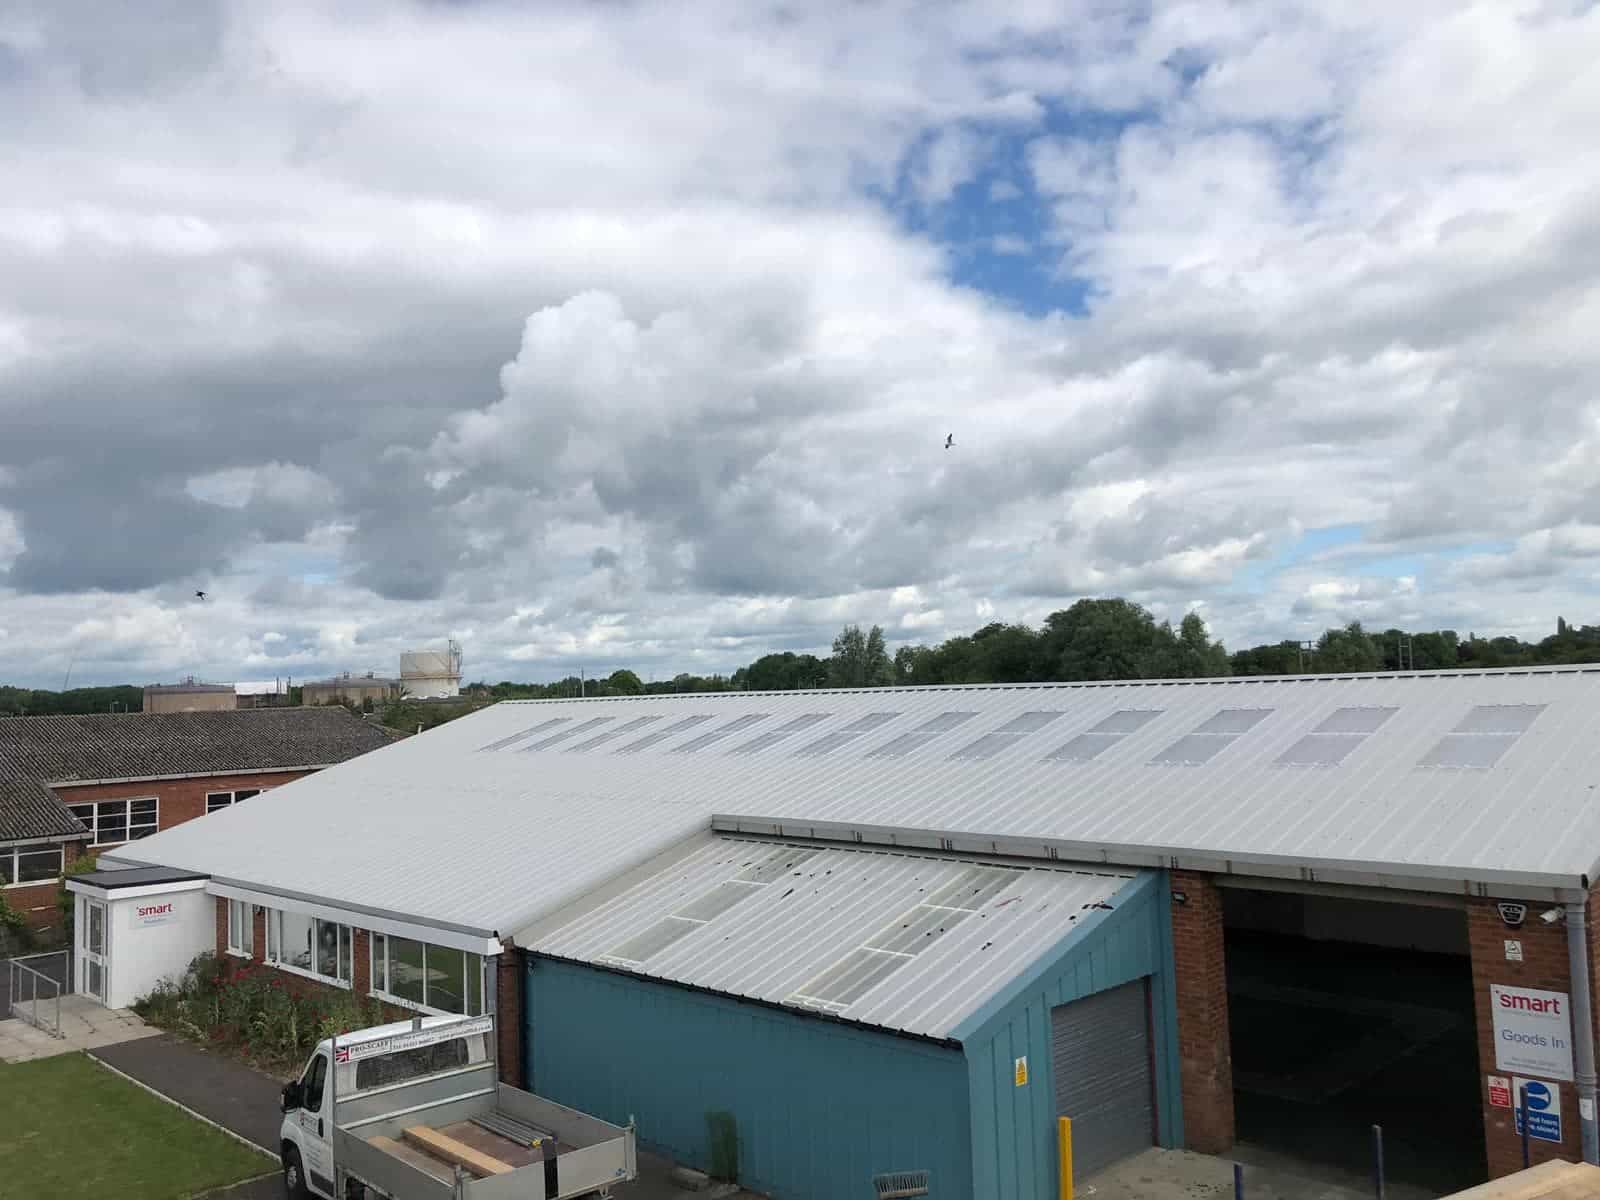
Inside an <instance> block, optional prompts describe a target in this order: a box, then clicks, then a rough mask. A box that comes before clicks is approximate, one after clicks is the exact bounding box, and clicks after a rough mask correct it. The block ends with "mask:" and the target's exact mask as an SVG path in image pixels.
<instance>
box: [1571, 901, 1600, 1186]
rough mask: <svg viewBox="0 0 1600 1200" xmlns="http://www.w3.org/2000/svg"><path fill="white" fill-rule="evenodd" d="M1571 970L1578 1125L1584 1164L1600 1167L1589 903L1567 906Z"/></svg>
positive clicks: (1574, 1072) (1599, 1128)
mask: <svg viewBox="0 0 1600 1200" xmlns="http://www.w3.org/2000/svg"><path fill="white" fill-rule="evenodd" d="M1566 912H1567V969H1568V972H1569V973H1570V974H1571V976H1572V979H1571V984H1572V1026H1573V1028H1572V1034H1573V1038H1574V1040H1575V1041H1576V1043H1577V1044H1576V1045H1575V1046H1574V1047H1573V1050H1574V1053H1573V1056H1572V1058H1573V1071H1572V1073H1573V1076H1574V1080H1573V1082H1574V1083H1575V1084H1576V1085H1577V1088H1578V1123H1579V1125H1580V1127H1581V1128H1582V1130H1583V1161H1584V1162H1586V1163H1593V1164H1597V1165H1600V1124H1597V1123H1596V1119H1595V1057H1594V1005H1593V1003H1592V1002H1591V997H1590V995H1589V913H1588V904H1587V902H1581V903H1573V902H1570V901H1569V902H1568V903H1567V905H1566Z"/></svg>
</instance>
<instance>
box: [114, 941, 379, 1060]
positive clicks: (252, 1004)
mask: <svg viewBox="0 0 1600 1200" xmlns="http://www.w3.org/2000/svg"><path fill="white" fill-rule="evenodd" d="M133 1008H134V1011H135V1012H137V1013H138V1014H139V1015H140V1016H141V1017H143V1018H144V1019H145V1020H146V1021H148V1022H149V1023H150V1024H152V1025H157V1026H160V1027H161V1028H163V1029H167V1030H170V1031H171V1032H173V1033H177V1034H179V1035H181V1036H183V1037H186V1038H190V1039H192V1040H194V1041H198V1042H206V1043H208V1044H213V1045H220V1046H222V1047H224V1048H226V1049H229V1050H232V1051H235V1052H237V1053H239V1054H241V1055H242V1056H244V1057H246V1058H249V1059H252V1060H255V1061H257V1062H259V1063H261V1064H262V1065H263V1066H266V1067H270V1068H273V1069H291V1070H292V1069H293V1068H296V1067H298V1066H299V1065H300V1064H301V1063H302V1062H304V1061H305V1058H306V1056H307V1055H308V1054H310V1053H311V1048H312V1047H313V1046H315V1045H316V1044H317V1043H318V1042H320V1041H321V1040H322V1039H323V1038H327V1037H332V1036H333V1035H334V1034H336V1033H340V1034H342V1033H348V1032H349V1031H350V1030H352V1029H361V1028H364V1027H365V1026H368V1025H376V1024H379V1023H381V1022H382V1021H383V1020H384V1016H383V1011H382V1009H381V1007H380V1006H379V1005H378V1004H377V1003H376V1002H373V1001H369V1000H364V999H361V998H358V997H356V996H354V995H352V994H351V993H349V992H346V991H342V990H338V989H334V988H328V987H323V986H321V985H318V984H315V983H309V982H308V983H301V982H300V980H298V979H296V978H295V977H294V976H291V975H286V974H284V973H283V972H281V971H276V970H274V969H272V968H271V967H264V966H261V965H259V964H257V963H253V962H243V961H241V960H239V959H235V958H226V957H225V958H221V959H219V958H218V957H217V955H215V954H212V953H209V952H208V953H205V954H202V955H200V956H199V957H197V958H196V959H195V960H194V961H193V962H191V963H190V964H189V966H188V968H187V969H186V970H185V971H184V973H183V974H182V975H181V976H179V977H178V978H176V979H167V980H162V981H161V982H160V983H158V984H157V985H156V986H155V987H154V988H153V989H151V991H150V993H149V994H148V995H146V996H142V997H140V998H139V999H138V1000H136V1001H134V1005H133Z"/></svg>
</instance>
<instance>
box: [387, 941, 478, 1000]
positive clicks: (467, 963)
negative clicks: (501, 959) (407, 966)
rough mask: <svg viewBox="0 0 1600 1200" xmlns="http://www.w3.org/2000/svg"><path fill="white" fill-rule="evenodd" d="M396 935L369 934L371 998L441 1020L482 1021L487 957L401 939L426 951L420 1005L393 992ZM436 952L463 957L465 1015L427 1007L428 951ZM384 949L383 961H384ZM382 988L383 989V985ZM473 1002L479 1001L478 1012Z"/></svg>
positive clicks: (453, 948)
mask: <svg viewBox="0 0 1600 1200" xmlns="http://www.w3.org/2000/svg"><path fill="white" fill-rule="evenodd" d="M395 940H396V935H392V934H385V933H378V932H376V931H369V932H368V934H367V981H368V985H369V990H368V992H367V995H369V996H371V997H372V998H373V999H375V1000H382V1001H383V1002H384V1003H385V1004H393V1005H396V1006H398V1007H400V1008H409V1009H411V1010H412V1011H414V1012H422V1013H427V1014H429V1015H430V1016H437V1017H481V1016H482V1015H483V1009H484V988H483V969H484V956H483V955H481V954H474V953H473V952H472V951H470V950H458V949H456V948H455V947H454V946H439V945H436V944H435V943H433V942H424V941H422V940H420V939H418V938H399V940H400V941H403V942H411V943H413V944H414V945H418V946H421V947H422V996H423V999H422V1001H421V1002H420V1003H419V1002H418V1001H416V1000H411V999H408V998H407V997H405V996H398V995H396V994H395V993H394V992H393V991H392V990H390V988H389V982H390V964H391V961H392V956H391V953H390V951H391V949H392V947H393V945H394V943H395ZM430 947H431V948H433V949H436V950H440V951H446V952H448V953H450V954H459V955H461V958H462V968H461V980H460V985H461V1007H462V1009H463V1011H461V1012H455V1011H453V1010H451V1009H448V1008H436V1007H434V1006H433V1005H431V1004H429V1003H427V998H428V950H429V948H430ZM380 949H381V953H382V959H381V960H380V958H379V954H380ZM474 964H476V967H477V972H478V973H477V983H476V988H474V985H473V982H472V980H473V966H474ZM380 982H381V984H382V986H379V984H380ZM473 999H476V1000H477V1004H476V1008H477V1010H478V1011H477V1012H473V1011H471V1010H472V1008H473V1007H474V1006H473V1005H472V1004H471V1001H472V1000H473Z"/></svg>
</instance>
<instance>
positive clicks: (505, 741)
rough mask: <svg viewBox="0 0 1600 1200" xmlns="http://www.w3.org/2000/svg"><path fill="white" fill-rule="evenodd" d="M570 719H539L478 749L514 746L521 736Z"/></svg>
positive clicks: (480, 750) (532, 733)
mask: <svg viewBox="0 0 1600 1200" xmlns="http://www.w3.org/2000/svg"><path fill="white" fill-rule="evenodd" d="M570 720H572V718H571V717H554V718H552V719H551V720H548V721H540V722H539V723H538V724H537V725H530V726H529V727H528V728H526V729H524V730H522V732H520V733H513V734H512V735H511V736H510V737H503V738H501V739H500V740H499V741H497V742H490V743H489V744H488V745H487V746H479V747H478V751H479V752H480V753H482V752H483V751H485V750H504V749H505V748H506V747H507V746H514V745H515V744H516V743H518V742H520V741H521V740H522V739H523V738H530V737H532V736H533V735H534V734H536V733H538V732H539V731H540V730H543V729H554V728H555V727H556V726H557V725H560V724H563V723H564V722H567V721H570Z"/></svg>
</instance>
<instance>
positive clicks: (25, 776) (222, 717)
mask: <svg viewBox="0 0 1600 1200" xmlns="http://www.w3.org/2000/svg"><path fill="white" fill-rule="evenodd" d="M390 740H391V738H390V735H389V734H388V733H386V732H385V731H384V730H383V729H381V728H380V727H379V726H377V725H375V724H372V723H371V722H368V721H363V720H362V719H361V718H359V717H356V716H354V715H352V714H351V713H350V712H348V711H347V710H346V709H344V708H337V707H334V708H268V709H246V710H241V711H231V712H192V713H112V714H95V715H89V716H67V717H8V718H4V719H0V841H4V840H6V839H15V838H34V837H59V836H64V835H65V836H70V835H71V834H74V833H81V832H82V831H83V829H82V826H80V825H79V824H78V822H77V821H76V820H74V819H73V817H72V816H71V814H70V813H68V812H67V810H66V809H65V808H63V807H62V806H61V804H60V802H59V801H58V800H57V799H56V796H55V794H54V793H53V792H52V791H51V790H50V786H49V785H50V784H52V783H67V782H70V781H73V780H92V779H145V778H152V777H157V776H167V775H208V774H213V773H222V772H225V771H267V770H274V769H281V768H291V767H311V766H322V765H326V764H328V763H336V762H344V761H345V760H346V759H350V758H355V757H356V756H357V755H360V754H365V753H366V752H367V751H368V750H376V749H377V748H378V747H380V746H386V745H388V744H389V742H390Z"/></svg>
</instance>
